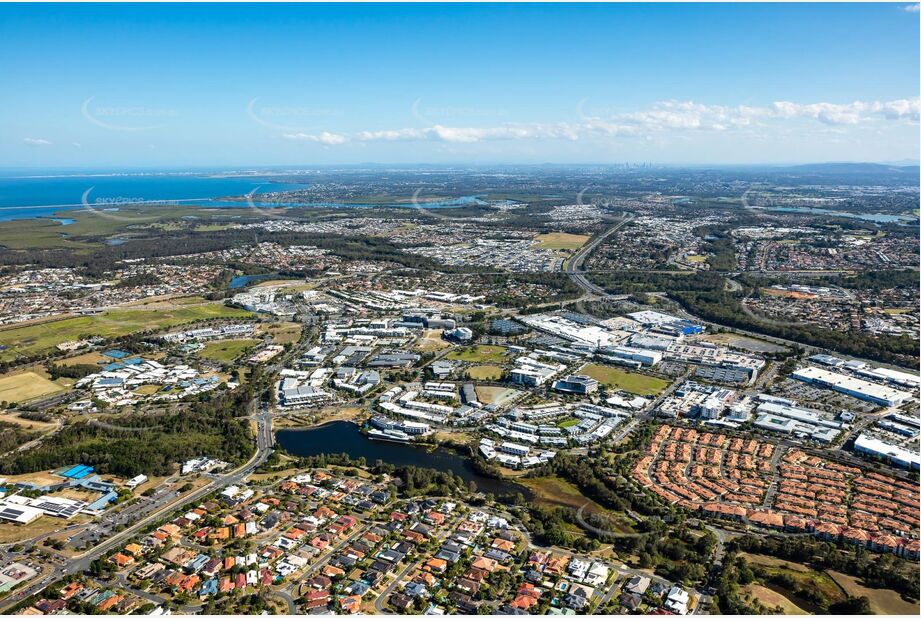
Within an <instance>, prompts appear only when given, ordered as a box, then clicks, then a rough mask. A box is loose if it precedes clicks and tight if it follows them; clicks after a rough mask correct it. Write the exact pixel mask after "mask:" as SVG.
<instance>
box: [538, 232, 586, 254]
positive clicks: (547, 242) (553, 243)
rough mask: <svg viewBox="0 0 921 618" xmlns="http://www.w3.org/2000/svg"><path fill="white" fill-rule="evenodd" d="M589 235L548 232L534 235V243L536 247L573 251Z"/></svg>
mask: <svg viewBox="0 0 921 618" xmlns="http://www.w3.org/2000/svg"><path fill="white" fill-rule="evenodd" d="M589 238H590V237H589V236H586V235H584V234H567V233H566V232H550V233H548V234H539V235H537V236H535V237H534V243H535V244H536V245H537V248H538V249H565V250H570V251H575V250H576V249H578V248H579V247H581V246H582V245H584V244H585V243H586V242H588V239H589Z"/></svg>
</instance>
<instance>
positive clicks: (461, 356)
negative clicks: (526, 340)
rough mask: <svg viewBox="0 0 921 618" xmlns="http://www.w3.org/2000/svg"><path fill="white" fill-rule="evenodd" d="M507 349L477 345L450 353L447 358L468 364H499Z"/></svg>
mask: <svg viewBox="0 0 921 618" xmlns="http://www.w3.org/2000/svg"><path fill="white" fill-rule="evenodd" d="M504 354H505V348H503V347H502V346H498V345H476V346H473V347H471V348H461V349H459V350H454V351H453V352H451V353H449V354H448V355H447V356H446V357H445V358H447V359H448V360H458V361H464V362H467V363H497V362H501V361H502V357H503V355H504Z"/></svg>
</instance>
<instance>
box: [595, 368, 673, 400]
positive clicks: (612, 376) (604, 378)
mask: <svg viewBox="0 0 921 618" xmlns="http://www.w3.org/2000/svg"><path fill="white" fill-rule="evenodd" d="M578 373H579V374H581V375H587V376H591V377H593V378H595V379H596V380H598V382H599V383H601V384H604V385H605V386H607V387H609V388H615V389H620V390H624V391H627V392H628V393H633V394H635V395H644V396H645V395H658V394H659V393H661V392H662V391H663V390H665V387H667V386H668V381H666V380H663V379H662V378H656V377H653V376H647V375H643V374H642V373H634V372H632V371H626V370H624V369H620V368H619V367H608V366H607V365H596V364H594V363H589V364H588V365H585V366H583V367H582V369H580V370H579V371H578Z"/></svg>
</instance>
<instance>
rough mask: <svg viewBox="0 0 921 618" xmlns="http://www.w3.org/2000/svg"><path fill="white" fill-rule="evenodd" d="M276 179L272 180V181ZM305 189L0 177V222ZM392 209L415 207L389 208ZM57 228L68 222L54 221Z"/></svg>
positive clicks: (139, 177) (450, 204)
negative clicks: (77, 212) (94, 209)
mask: <svg viewBox="0 0 921 618" xmlns="http://www.w3.org/2000/svg"><path fill="white" fill-rule="evenodd" d="M275 177H276V178H277V175H275ZM308 186H309V185H305V184H294V183H280V182H269V181H268V180H267V179H266V178H260V177H258V176H246V177H224V176H215V175H209V174H200V175H199V174H180V173H166V172H164V173H124V174H79V175H77V174H60V175H50V174H49V175H42V176H38V175H28V174H19V175H14V174H0V221H12V220H14V219H34V218H38V217H52V216H54V215H55V213H62V212H66V211H68V210H79V209H82V208H85V207H86V206H87V205H89V206H92V207H94V208H99V209H118V208H119V206H124V205H128V204H136V203H138V202H150V205H149V207H150V208H155V207H157V206H162V205H188V206H200V207H203V208H209V207H210V208H218V207H221V208H247V207H248V206H249V204H248V203H247V202H241V201H228V200H222V199H220V198H225V197H230V196H241V195H246V194H248V193H253V201H254V202H256V203H259V196H260V195H262V194H265V193H270V192H274V191H294V190H297V189H304V188H307V187H308ZM483 203H485V202H483V201H482V200H480V198H478V197H477V196H475V195H467V196H463V197H457V198H445V199H443V200H437V201H430V202H422V203H421V204H420V205H419V207H421V208H426V209H436V208H455V207H459V206H471V205H475V204H483ZM268 205H270V206H271V207H274V208H284V207H289V208H295V207H300V208H377V207H380V205H379V204H341V203H338V202H313V203H290V204H285V203H279V202H269V204H268ZM391 206H394V207H405V208H412V207H415V206H414V205H412V204H392V205H391ZM59 221H61V223H62V224H63V225H67V223H66V222H67V221H70V222H72V220H69V219H66V218H59Z"/></svg>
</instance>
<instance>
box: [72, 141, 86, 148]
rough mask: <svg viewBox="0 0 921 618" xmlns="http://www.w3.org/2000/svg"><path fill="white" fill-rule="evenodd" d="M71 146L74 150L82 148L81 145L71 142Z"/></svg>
mask: <svg viewBox="0 0 921 618" xmlns="http://www.w3.org/2000/svg"><path fill="white" fill-rule="evenodd" d="M71 145H72V146H73V147H74V148H83V144H81V143H80V142H71Z"/></svg>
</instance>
